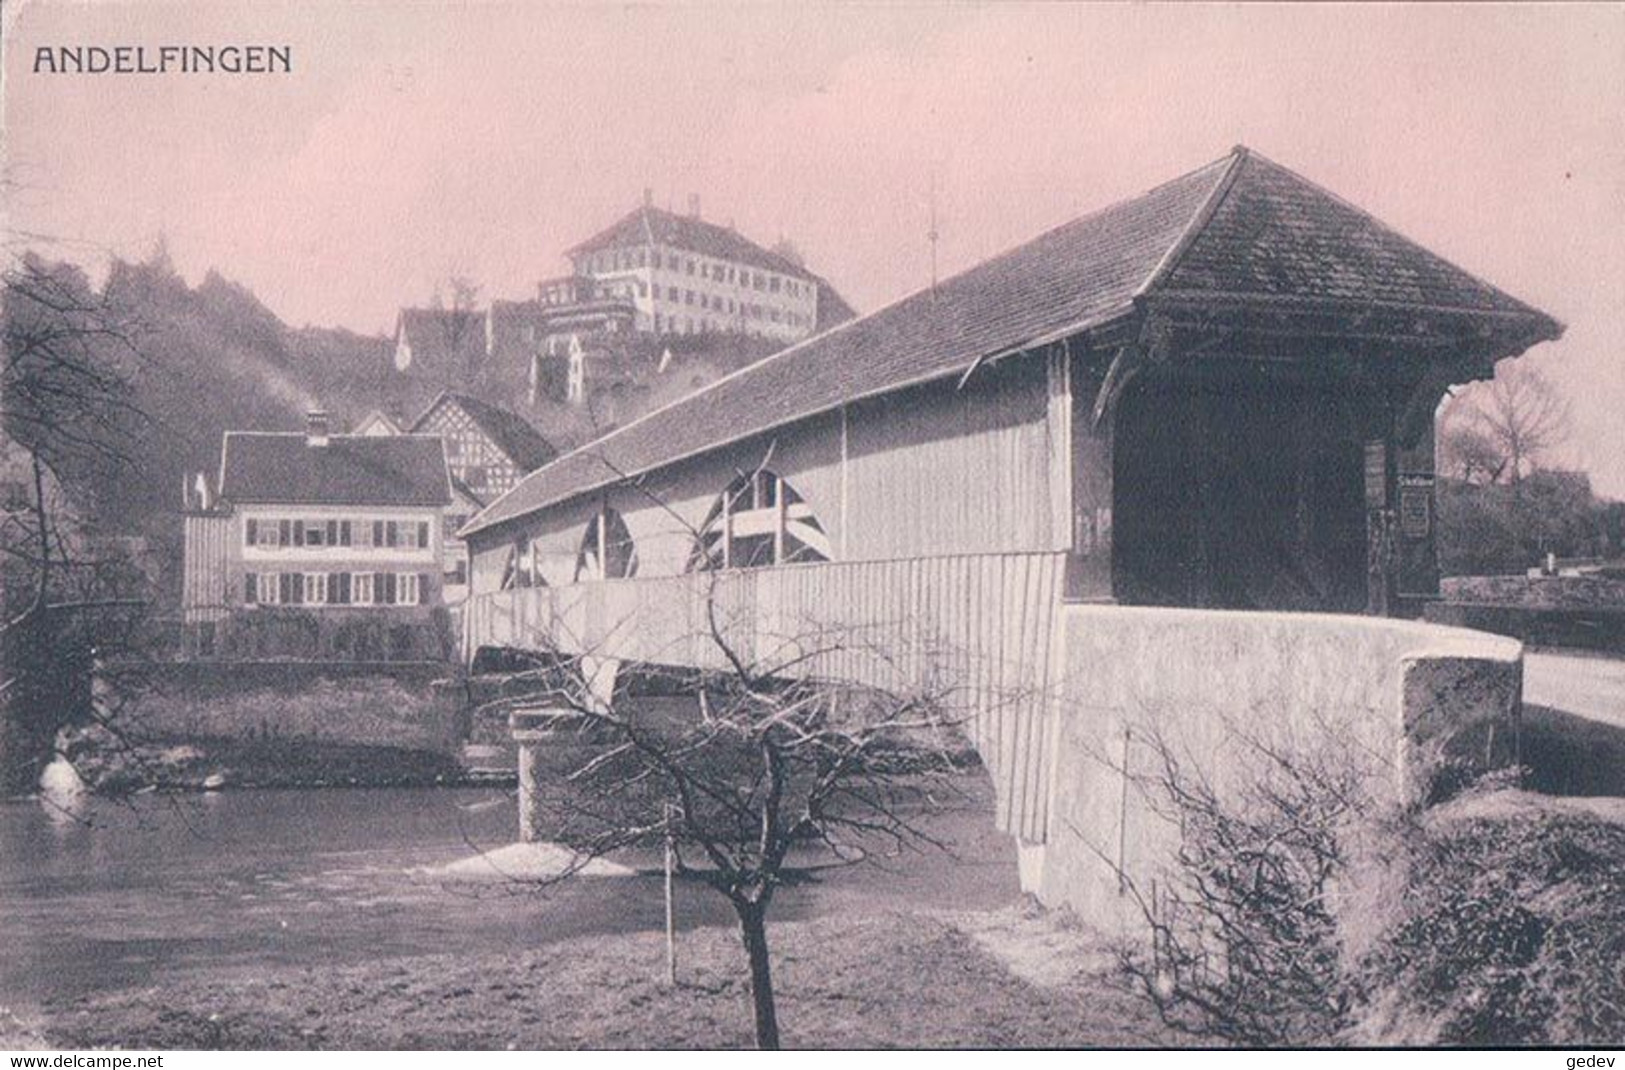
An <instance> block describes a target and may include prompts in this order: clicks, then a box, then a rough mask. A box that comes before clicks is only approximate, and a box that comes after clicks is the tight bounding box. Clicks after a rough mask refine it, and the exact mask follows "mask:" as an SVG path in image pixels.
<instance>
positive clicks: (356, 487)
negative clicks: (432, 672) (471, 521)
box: [182, 413, 452, 661]
mask: <svg viewBox="0 0 1625 1070" xmlns="http://www.w3.org/2000/svg"><path fill="white" fill-rule="evenodd" d="M451 501H452V493H451V482H450V476H449V474H448V471H447V466H446V457H445V450H444V446H443V443H442V439H441V437H440V436H439V435H420V434H404V435H334V434H331V433H330V432H329V430H328V426H327V417H326V415H325V414H323V413H311V414H310V416H309V423H308V427H307V429H306V431H305V432H304V433H303V434H299V433H266V432H241V431H228V432H227V433H226V434H225V437H224V441H223V443H222V446H221V457H220V472H219V477H218V480H217V481H216V482H215V486H214V487H212V488H209V487H207V486H206V485H205V486H204V487H201V488H200V489H199V492H198V493H195V494H192V495H189V500H188V502H187V508H186V509H185V512H184V517H185V528H186V545H185V570H184V580H183V590H182V608H183V619H184V622H185V637H186V640H185V649H186V651H187V652H188V653H189V654H191V655H192V656H196V657H231V658H284V657H290V658H324V659H325V658H333V659H355V660H369V661H370V660H402V659H405V660H415V659H421V658H436V657H442V656H444V654H445V652H446V648H447V643H448V642H449V641H450V638H451V633H450V631H449V625H450V621H449V617H448V616H447V613H446V610H445V609H444V607H443V605H442V601H443V599H442V594H441V586H442V578H441V571H442V569H441V562H442V545H443V529H444V516H445V511H446V508H447V506H448V505H449V504H450V503H451Z"/></svg>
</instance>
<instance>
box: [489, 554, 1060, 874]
mask: <svg viewBox="0 0 1625 1070" xmlns="http://www.w3.org/2000/svg"><path fill="white" fill-rule="evenodd" d="M1062 571H1063V570H1062V555H1061V554H1059V553H1016V554H973V555H963V556H953V557H930V558H907V559H899V560H896V561H854V562H841V563H820V564H808V565H793V566H788V567H784V568H767V569H753V570H744V571H735V572H724V573H698V574H689V575H680V576H669V577H660V578H654V579H645V580H608V581H604V582H599V583H586V584H577V585H573V586H568V587H543V588H530V589H523V590H513V591H503V592H498V593H494V594H482V595H476V596H474V597H472V598H471V599H470V600H469V602H468V604H467V606H466V607H465V612H466V613H467V623H468V626H467V628H466V629H465V654H466V655H468V656H472V654H473V652H474V651H475V650H477V649H478V648H479V647H480V646H486V645H493V646H513V647H519V648H528V649H556V650H558V651H560V652H561V653H565V654H581V653H591V654H594V655H597V656H601V657H606V658H616V659H620V660H623V661H630V662H647V663H657V664H674V665H684V666H691V667H696V668H714V669H723V668H726V665H725V664H724V658H723V655H722V652H721V651H720V650H719V649H718V648H717V646H716V644H715V643H714V642H713V641H712V640H711V638H710V625H709V622H708V621H707V614H706V608H705V607H706V600H707V596H708V594H709V595H710V596H711V597H712V599H713V601H714V605H715V607H716V608H715V613H716V620H717V625H718V630H719V631H720V632H721V633H722V634H723V635H724V636H725V637H726V639H727V641H728V643H729V645H730V646H731V647H732V648H733V649H735V650H736V651H737V652H738V653H739V654H740V656H741V657H742V658H744V659H746V660H747V661H748V662H751V663H754V664H756V665H757V666H758V667H763V668H767V667H773V666H783V665H787V664H791V663H793V664H794V672H795V673H796V674H799V675H805V676H808V677H812V678H817V679H829V680H839V681H843V682H849V683H856V684H861V685H866V686H872V687H879V688H885V689H890V690H899V691H901V690H909V689H913V688H922V689H937V688H941V687H944V686H945V685H946V686H947V687H951V691H950V692H949V702H950V705H951V706H954V707H957V708H958V709H960V710H961V711H963V714H962V715H963V716H965V717H967V718H968V719H969V722H970V723H969V732H968V734H969V736H970V738H971V740H972V742H973V743H974V744H975V746H976V748H977V750H978V752H979V753H980V754H981V755H982V758H983V760H984V762H985V763H986V764H987V766H988V770H989V772H990V773H991V774H992V776H993V779H994V783H995V785H996V786H997V788H998V822H999V827H1000V828H1002V829H1005V830H1007V831H1011V832H1018V833H1020V834H1021V836H1022V837H1023V838H1024V839H1026V840H1028V841H1029V842H1042V840H1043V839H1044V833H1045V823H1046V821H1047V818H1048V815H1047V812H1046V810H1047V805H1048V796H1049V790H1048V789H1049V785H1048V783H1047V775H1048V772H1047V770H1048V762H1047V760H1046V759H1047V746H1048V743H1047V740H1048V733H1049V732H1050V730H1051V728H1050V724H1049V721H1050V717H1051V711H1052V708H1053V707H1052V702H1051V699H1052V697H1053V686H1052V685H1053V684H1054V682H1055V679H1056V677H1057V676H1058V673H1057V671H1056V669H1057V668H1058V667H1056V666H1053V665H1052V664H1051V650H1052V648H1053V645H1054V644H1053V639H1054V629H1055V628H1056V627H1057V625H1058V623H1059V610H1060V600H1061V580H1062Z"/></svg>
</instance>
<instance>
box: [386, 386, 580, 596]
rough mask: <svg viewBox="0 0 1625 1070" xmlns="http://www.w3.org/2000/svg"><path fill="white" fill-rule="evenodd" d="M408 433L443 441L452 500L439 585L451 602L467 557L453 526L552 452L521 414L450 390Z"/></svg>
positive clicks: (463, 592) (462, 587) (462, 592)
mask: <svg viewBox="0 0 1625 1070" xmlns="http://www.w3.org/2000/svg"><path fill="white" fill-rule="evenodd" d="M408 433H410V434H415V435H439V436H440V437H441V438H442V439H443V440H444V441H445V445H446V465H447V468H448V470H449V471H450V473H451V486H452V501H451V504H450V505H449V506H448V507H447V509H446V513H445V517H444V520H443V539H442V563H441V572H442V579H443V588H442V589H443V591H444V593H445V599H446V601H447V602H448V603H452V604H455V603H457V602H461V601H462V600H463V598H464V597H466V596H467V594H468V557H467V553H466V551H465V550H464V547H463V544H462V541H461V540H460V539H458V538H457V530H458V529H459V528H461V527H462V526H463V525H464V524H466V523H468V521H469V520H470V519H471V518H472V517H473V516H474V514H475V513H477V512H479V511H480V510H481V509H483V508H484V507H485V506H486V505H489V504H490V503H491V502H492V501H494V500H496V499H497V498H498V497H500V496H501V495H502V494H505V493H506V492H508V491H509V490H511V489H513V487H514V486H515V484H517V483H518V482H519V480H520V478H521V477H523V476H525V475H526V474H527V473H530V472H533V471H535V470H536V469H537V468H539V467H541V466H542V465H543V464H545V463H547V462H548V461H550V460H552V459H553V457H554V456H556V454H557V451H556V450H554V449H553V446H552V444H550V443H549V442H548V441H547V440H546V439H545V438H543V437H542V436H541V433H540V432H538V431H537V430H536V429H535V428H534V427H532V426H531V425H530V424H529V423H528V422H526V420H525V419H524V418H523V417H521V416H519V415H517V414H515V413H512V412H509V411H508V410H506V409H502V408H499V407H497V406H495V405H492V404H490V403H488V402H485V401H481V400H480V399H479V398H476V397H470V396H469V395H467V394H454V393H451V392H450V391H447V392H445V393H442V394H441V395H440V396H439V397H437V398H435V399H434V400H433V401H431V402H430V403H429V405H428V407H427V408H426V409H424V410H423V413H422V415H420V416H419V417H418V418H417V419H416V420H414V421H413V422H412V424H411V426H410V427H409V428H408Z"/></svg>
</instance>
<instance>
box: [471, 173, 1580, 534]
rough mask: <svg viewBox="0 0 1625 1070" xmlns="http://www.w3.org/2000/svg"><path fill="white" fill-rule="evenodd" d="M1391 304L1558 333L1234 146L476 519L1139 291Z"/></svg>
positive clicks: (1009, 348) (1131, 307) (697, 448)
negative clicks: (1524, 322)
mask: <svg viewBox="0 0 1625 1070" xmlns="http://www.w3.org/2000/svg"><path fill="white" fill-rule="evenodd" d="M1167 293H1179V294H1197V295H1201V294H1208V295H1218V294H1221V293H1222V294H1224V295H1226V296H1227V297H1230V298H1233V297H1234V296H1235V295H1237V294H1240V295H1242V296H1243V297H1264V298H1269V299H1278V298H1283V297H1285V298H1290V299H1293V300H1299V301H1303V302H1306V303H1311V304H1312V303H1314V302H1318V301H1339V300H1347V299H1351V298H1352V299H1356V300H1370V299H1371V298H1370V297H1369V296H1368V295H1376V296H1377V299H1379V300H1393V301H1402V302H1405V303H1408V304H1411V305H1416V306H1433V305H1443V306H1448V307H1452V308H1471V309H1479V310H1482V311H1485V312H1489V313H1497V314H1499V313H1506V312H1512V313H1514V314H1516V315H1519V316H1525V317H1528V319H1529V322H1530V323H1531V324H1533V325H1534V326H1535V328H1536V330H1537V331H1538V332H1539V333H1540V334H1541V335H1542V336H1543V337H1556V333H1557V332H1559V331H1560V330H1561V328H1559V327H1558V326H1557V324H1556V323H1555V322H1553V321H1552V320H1550V318H1549V317H1546V316H1544V315H1543V314H1542V313H1540V312H1538V311H1536V310H1534V309H1532V308H1530V307H1529V306H1527V305H1523V304H1521V303H1519V302H1517V301H1515V300H1514V299H1512V298H1510V297H1508V296H1506V295H1505V294H1502V293H1501V292H1500V291H1498V290H1496V289H1494V288H1493V287H1491V286H1489V285H1488V284H1486V283H1483V282H1480V281H1479V280H1477V279H1475V278H1473V277H1472V276H1470V275H1468V274H1467V273H1466V272H1465V271H1462V270H1461V269H1459V268H1456V267H1454V266H1453V265H1450V264H1448V263H1446V262H1445V261H1444V260H1442V259H1440V258H1439V257H1436V256H1434V255H1433V254H1432V253H1429V252H1427V250H1425V249H1423V248H1422V247H1421V246H1418V245H1416V244H1415V243H1413V242H1410V241H1408V240H1407V239H1405V238H1403V237H1400V236H1399V235H1397V234H1395V233H1394V232H1393V231H1391V230H1389V229H1388V228H1387V227H1384V226H1383V225H1382V224H1380V223H1378V222H1376V221H1375V220H1373V219H1371V217H1370V216H1367V215H1366V214H1365V213H1363V212H1361V211H1359V210H1358V209H1356V208H1353V207H1351V206H1349V205H1348V204H1346V203H1344V202H1343V201H1341V200H1339V199H1338V198H1336V197H1334V196H1333V195H1331V194H1329V193H1327V192H1325V191H1324V190H1321V189H1320V188H1319V187H1317V186H1314V185H1313V184H1311V183H1309V182H1307V181H1305V180H1304V179H1301V178H1299V177H1298V176H1296V175H1294V174H1292V173H1291V172H1289V171H1287V170H1286V169H1285V168H1282V167H1280V166H1278V165H1276V164H1273V163H1271V162H1269V161H1268V160H1264V159H1262V158H1261V157H1258V156H1257V155H1256V154H1253V153H1250V152H1248V151H1247V150H1246V149H1243V148H1239V147H1238V148H1237V149H1236V150H1235V151H1234V152H1233V153H1231V154H1230V155H1229V156H1226V157H1224V158H1223V159H1221V160H1218V161H1216V162H1214V163H1211V164H1208V165H1207V166H1205V167H1202V168H1200V169H1198V170H1196V171H1193V172H1191V173H1189V174H1187V175H1184V176H1182V177H1180V178H1176V179H1174V180H1173V181H1171V182H1167V183H1165V184H1163V185H1161V186H1158V187H1157V188H1155V189H1153V190H1151V191H1150V192H1148V193H1145V194H1143V195H1141V196H1139V197H1136V198H1133V199H1131V200H1127V201H1123V202H1121V203H1118V204H1116V205H1113V206H1111V207H1109V208H1106V209H1103V210H1101V211H1098V212H1095V213H1093V214H1090V215H1087V216H1084V217H1082V218H1081V219H1077V220H1074V221H1072V222H1070V223H1066V224H1064V225H1062V226H1060V227H1057V228H1055V229H1054V230H1051V231H1048V232H1047V233H1045V234H1041V235H1039V236H1038V237H1037V238H1035V239H1033V240H1032V241H1030V242H1027V243H1026V244H1024V245H1022V246H1019V247H1017V248H1016V249H1013V250H1011V251H1009V252H1007V253H1004V254H1003V255H1001V256H997V257H994V258H993V259H991V260H988V261H985V262H983V263H981V264H978V265H976V266H975V267H973V268H971V269H970V270H968V271H965V272H964V273H962V274H960V275H958V276H955V277H954V278H951V279H948V280H947V281H945V282H943V283H941V284H939V285H938V286H937V287H936V288H935V290H934V291H922V292H920V293H916V294H914V295H912V296H910V297H907V298H904V299H903V300H901V301H899V302H897V303H895V304H893V305H890V306H888V307H886V308H883V309H881V310H879V311H878V312H874V313H871V314H870V315H868V316H864V317H862V318H860V319H856V320H852V321H850V322H848V323H846V324H843V325H842V326H839V327H836V328H834V329H833V330H830V331H827V332H824V333H822V334H819V335H815V336H814V337H812V338H809V339H807V340H806V341H804V342H801V343H799V344H797V345H794V346H791V347H789V348H788V349H784V350H782V351H780V352H778V353H776V354H773V355H772V356H769V357H766V358H764V359H763V360H760V361H758V362H757V363H755V364H752V365H750V366H748V367H746V368H743V369H741V370H740V371H738V372H736V373H734V374H732V375H729V376H726V377H724V378H722V379H719V380H718V381H716V382H715V383H712V384H711V385H710V386H709V387H707V388H705V389H702V390H700V391H698V392H697V393H695V394H692V395H690V396H688V397H686V398H683V399H682V400H680V401H677V402H674V403H673V404H671V405H668V406H666V407H665V408H663V409H658V410H656V411H655V412H652V413H650V414H648V415H647V416H644V417H643V418H642V419H639V420H636V421H633V422H632V423H630V424H627V425H626V426H625V427H623V428H621V429H619V430H617V431H614V432H611V433H610V434H608V435H606V436H604V437H603V438H600V439H598V440H597V441H595V442H591V443H588V444H587V445H585V446H583V447H581V448H580V449H577V450H575V451H573V452H571V453H568V454H565V455H564V456H562V457H560V458H559V459H558V460H556V461H554V462H553V463H551V464H549V465H546V466H545V467H543V468H540V469H538V470H537V471H535V472H534V473H532V474H531V475H530V476H529V477H527V478H526V479H525V480H523V481H522V482H521V483H520V484H519V485H518V486H517V487H515V488H514V489H513V490H512V491H510V492H509V493H508V494H506V495H504V496H503V497H501V498H499V499H497V501H495V502H493V503H492V504H491V506H490V507H489V508H487V509H486V510H485V511H484V512H482V513H481V514H480V515H479V516H477V517H475V518H474V520H473V521H472V522H471V524H470V525H469V528H468V530H469V531H471V532H472V531H477V530H479V529H481V528H485V527H490V526H493V525H496V524H500V523H502V522H504V521H507V520H511V519H513V518H515V517H518V516H522V515H525V514H527V513H530V512H534V511H535V510H537V509H542V508H545V507H547V506H549V505H552V504H554V503H557V502H560V501H564V500H566V499H568V498H572V497H575V496H576V495H579V494H583V493H586V492H588V491H590V490H593V489H596V488H598V487H601V486H604V485H606V484H609V483H612V482H614V481H615V480H616V479H617V478H620V477H622V476H635V475H639V474H641V473H644V472H647V471H650V470H651V469H653V468H656V467H659V466H661V465H664V464H669V463H671V462H673V461H676V460H679V459H682V458H685V457H690V456H693V455H695V454H698V453H702V452H705V451H706V450H709V449H714V448H717V447H720V446H723V445H726V444H728V443H731V442H737V441H740V440H742V439H745V438H748V437H751V436H752V435H755V434H759V433H761V432H763V431H767V430H770V429H772V428H774V427H778V426H781V425H784V424H787V423H790V422H793V421H795V420H799V419H803V418H806V417H809V416H813V415H815V414H817V413H819V412H824V411H828V410H829V409H832V408H835V407H836V406H839V405H841V404H843V403H846V402H850V401H853V400H856V399H859V398H863V397H870V396H874V395H877V394H882V393H888V392H890V391H893V390H897V389H899V388H901V387H904V386H907V385H910V384H914V383H920V382H924V381H927V380H931V379H937V378H942V377H945V376H949V375H958V374H963V373H964V372H965V370H966V369H968V368H969V367H971V366H972V365H973V364H974V363H975V362H976V361H978V360H980V359H983V358H987V357H992V356H998V355H1000V354H1006V353H1012V352H1015V351H1018V350H1021V349H1027V348H1032V347H1035V346H1038V345H1042V344H1045V343H1047V342H1050V341H1056V340H1059V339H1061V338H1064V337H1068V336H1070V335H1073V334H1077V333H1080V332H1082V331H1085V330H1088V329H1091V328H1095V327H1101V326H1104V325H1106V324H1108V323H1110V322H1113V321H1115V320H1119V319H1121V318H1124V317H1127V316H1129V315H1130V314H1132V313H1134V312H1135V308H1136V303H1137V301H1138V300H1139V299H1140V298H1142V297H1145V296H1147V295H1150V294H1157V295H1162V294H1167Z"/></svg>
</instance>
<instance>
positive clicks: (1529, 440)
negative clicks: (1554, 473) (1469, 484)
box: [1440, 361, 1573, 484]
mask: <svg viewBox="0 0 1625 1070" xmlns="http://www.w3.org/2000/svg"><path fill="white" fill-rule="evenodd" d="M1440 425H1441V426H1440V441H1441V444H1442V445H1444V446H1446V447H1448V449H1447V450H1446V459H1447V460H1449V461H1450V462H1451V463H1452V464H1453V465H1455V466H1457V467H1459V468H1462V469H1465V470H1466V471H1468V472H1470V473H1471V475H1469V476H1464V478H1471V476H1479V477H1487V479H1486V481H1488V482H1494V481H1496V480H1504V481H1505V482H1508V483H1513V484H1516V483H1519V482H1521V481H1522V480H1523V479H1524V478H1526V477H1527V476H1528V475H1529V474H1530V472H1532V471H1534V469H1535V468H1536V467H1538V466H1539V465H1540V464H1541V462H1542V461H1544V460H1545V459H1546V458H1548V457H1549V456H1550V455H1551V453H1552V452H1553V451H1554V450H1556V449H1559V448H1560V447H1562V445H1563V444H1564V443H1565V442H1567V441H1568V437H1569V434H1570V432H1571V429H1572V426H1573V418H1572V415H1571V411H1570V407H1569V403H1568V401H1567V400H1566V399H1565V398H1563V397H1562V396H1561V395H1560V394H1559V393H1558V392H1557V389H1556V388H1555V387H1554V386H1553V385H1552V383H1551V381H1550V380H1549V379H1547V378H1546V377H1545V376H1543V375H1542V374H1541V373H1540V372H1538V371H1536V370H1535V369H1534V368H1532V367H1530V366H1529V365H1528V364H1526V363H1523V362H1521V361H1520V362H1512V361H1509V362H1506V363H1503V364H1502V365H1501V367H1500V368H1498V369H1497V370H1496V373H1495V378H1494V379H1492V380H1491V381H1490V382H1488V383H1476V384H1473V386H1471V387H1470V388H1468V389H1466V390H1463V391H1462V393H1461V394H1460V395H1458V396H1457V397H1455V398H1452V399H1451V401H1450V402H1449V403H1448V404H1447V405H1446V407H1445V409H1444V411H1443V413H1442V414H1441V416H1440Z"/></svg>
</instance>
